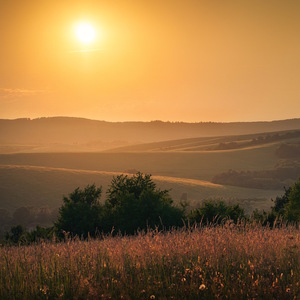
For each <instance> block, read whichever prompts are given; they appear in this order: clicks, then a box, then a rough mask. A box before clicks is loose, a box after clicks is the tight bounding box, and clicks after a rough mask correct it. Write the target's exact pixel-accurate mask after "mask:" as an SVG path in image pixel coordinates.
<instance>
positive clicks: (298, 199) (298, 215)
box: [284, 178, 300, 222]
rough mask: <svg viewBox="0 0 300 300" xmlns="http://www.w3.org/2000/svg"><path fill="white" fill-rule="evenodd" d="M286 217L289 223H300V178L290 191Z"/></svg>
mask: <svg viewBox="0 0 300 300" xmlns="http://www.w3.org/2000/svg"><path fill="white" fill-rule="evenodd" d="M284 217H285V218H286V219H287V220H288V221H293V222H299V221H300V178H299V180H298V181H296V182H295V183H294V184H293V185H292V186H291V188H290V190H289V193H288V201H287V203H286V205H285V209H284Z"/></svg>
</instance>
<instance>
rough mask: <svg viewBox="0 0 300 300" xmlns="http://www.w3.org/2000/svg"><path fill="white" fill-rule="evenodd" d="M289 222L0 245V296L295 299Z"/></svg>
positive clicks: (295, 242)
mask: <svg viewBox="0 0 300 300" xmlns="http://www.w3.org/2000/svg"><path fill="white" fill-rule="evenodd" d="M299 250H300V236H299V229H297V228H295V227H284V226H281V227H280V228H273V229H270V228H267V227H261V226H259V225H253V224H238V225H234V224H231V223H226V224H225V225H223V226H209V227H198V228H194V229H184V230H173V231H170V232H158V231H149V232H148V233H140V234H138V235H136V236H128V237H120V236H117V237H111V236H107V237H104V238H102V239H97V240H90V241H80V240H67V241H66V242H64V243H54V242H52V243H40V244H35V245H31V246H19V247H8V246H3V247H2V248H1V249H0V299H60V298H61V299H226V298H227V299H299V298H300V286H299V285H300V267H299V262H300V251H299Z"/></svg>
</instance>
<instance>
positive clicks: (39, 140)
mask: <svg viewBox="0 0 300 300" xmlns="http://www.w3.org/2000/svg"><path fill="white" fill-rule="evenodd" d="M293 129H300V118H298V119H290V120H279V121H271V122H233V123H214V122H200V123H183V122H162V121H151V122H106V121H96V120H89V119H83V118H71V117H51V118H39V119H32V120H31V119H15V120H4V119H2V120H0V143H1V147H2V150H1V152H2V153H3V152H14V151H13V149H15V148H14V147H16V145H18V147H20V145H22V147H25V148H23V150H24V149H25V150H26V149H27V150H28V151H31V149H33V148H34V147H36V146H37V145H38V146H39V147H40V146H41V145H48V146H47V147H48V148H49V145H52V146H51V147H52V148H51V147H50V148H51V149H52V150H53V147H54V148H55V147H56V148H55V150H61V151H64V150H68V151H70V150H72V149H73V150H75V151H76V149H75V148H77V150H78V151H79V150H80V151H84V150H104V149H109V148H114V147H118V146H125V145H130V144H134V143H146V142H157V141H165V140H173V139H183V138H193V137H208V136H222V135H240V134H252V133H260V132H275V131H283V130H293ZM5 147H6V150H5V149H4V148H5ZM9 147H10V148H9ZM26 147H27V148H26ZM47 147H46V148H45V149H44V150H47ZM50 148H49V150H51V149H50ZM3 149H4V150H3ZM39 150H41V148H39ZM17 151H22V149H17Z"/></svg>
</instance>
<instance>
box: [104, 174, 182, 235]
mask: <svg viewBox="0 0 300 300" xmlns="http://www.w3.org/2000/svg"><path fill="white" fill-rule="evenodd" d="M172 204H173V200H172V199H171V197H170V195H169V192H168V191H167V190H160V189H157V188H156V184H155V183H154V182H153V181H152V179H151V175H147V174H145V175H144V174H142V173H137V174H136V175H134V176H127V175H120V176H117V177H114V178H113V180H112V182H111V185H110V187H109V189H108V191H107V200H106V202H105V213H106V218H105V219H106V220H105V222H104V223H105V226H106V229H107V231H109V230H111V229H112V228H115V229H116V230H117V231H119V230H120V231H121V232H122V233H128V234H132V233H134V232H135V231H136V230H137V229H147V228H155V227H156V226H164V227H167V228H169V227H172V226H179V225H182V224H183V222H182V218H183V210H181V209H179V208H177V207H174V206H173V205H172Z"/></svg>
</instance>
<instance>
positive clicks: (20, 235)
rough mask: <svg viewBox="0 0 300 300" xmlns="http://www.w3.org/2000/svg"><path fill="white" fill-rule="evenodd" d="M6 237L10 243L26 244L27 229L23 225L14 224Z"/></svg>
mask: <svg viewBox="0 0 300 300" xmlns="http://www.w3.org/2000/svg"><path fill="white" fill-rule="evenodd" d="M5 239H6V241H7V242H9V243H14V244H17V243H20V244H24V243H25V242H26V230H25V228H24V227H23V226H22V225H16V226H13V227H11V229H10V231H9V232H7V233H6V236H5Z"/></svg>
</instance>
